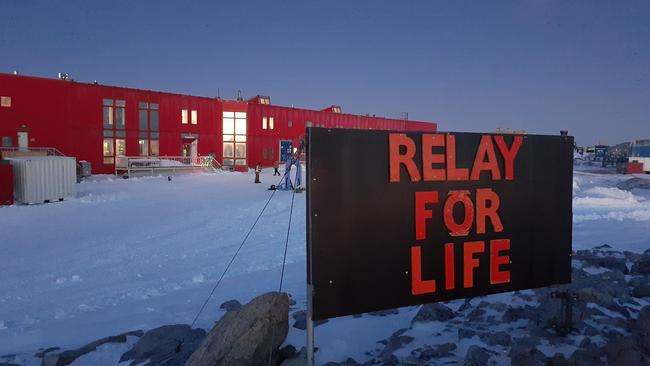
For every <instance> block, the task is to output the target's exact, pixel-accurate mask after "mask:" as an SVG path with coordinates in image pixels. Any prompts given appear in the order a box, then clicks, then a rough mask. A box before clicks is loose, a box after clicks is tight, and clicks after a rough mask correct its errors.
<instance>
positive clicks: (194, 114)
mask: <svg viewBox="0 0 650 366" xmlns="http://www.w3.org/2000/svg"><path fill="white" fill-rule="evenodd" d="M198 121H199V116H198V112H197V111H196V109H192V124H193V125H195V124H197V123H198Z"/></svg>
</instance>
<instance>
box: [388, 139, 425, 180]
mask: <svg viewBox="0 0 650 366" xmlns="http://www.w3.org/2000/svg"><path fill="white" fill-rule="evenodd" d="M388 145H389V155H390V172H389V175H390V181H391V182H399V181H400V165H404V167H405V168H406V171H407V172H408V174H409V178H410V179H411V181H412V182H418V181H420V172H419V171H418V168H417V166H416V165H415V163H414V162H413V156H415V142H413V140H411V139H410V138H409V137H408V136H406V134H403V133H389V134H388ZM402 146H404V148H405V149H406V151H405V152H404V155H402V154H400V149H401V147H402Z"/></svg>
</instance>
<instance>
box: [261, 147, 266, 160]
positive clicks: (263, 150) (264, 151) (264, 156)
mask: <svg viewBox="0 0 650 366" xmlns="http://www.w3.org/2000/svg"><path fill="white" fill-rule="evenodd" d="M262 159H264V160H266V148H265V147H263V148H262Z"/></svg>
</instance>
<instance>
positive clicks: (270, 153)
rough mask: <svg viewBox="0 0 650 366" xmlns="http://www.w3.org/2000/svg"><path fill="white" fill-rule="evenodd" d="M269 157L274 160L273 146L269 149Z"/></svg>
mask: <svg viewBox="0 0 650 366" xmlns="http://www.w3.org/2000/svg"><path fill="white" fill-rule="evenodd" d="M269 159H271V160H275V155H273V148H271V149H270V150H269Z"/></svg>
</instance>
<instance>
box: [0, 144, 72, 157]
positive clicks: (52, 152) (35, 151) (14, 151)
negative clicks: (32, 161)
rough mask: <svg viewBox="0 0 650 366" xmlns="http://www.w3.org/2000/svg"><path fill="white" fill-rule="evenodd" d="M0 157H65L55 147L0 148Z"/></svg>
mask: <svg viewBox="0 0 650 366" xmlns="http://www.w3.org/2000/svg"><path fill="white" fill-rule="evenodd" d="M0 153H1V154H0V155H2V156H3V157H6V158H8V157H12V156H30V155H36V156H65V155H64V154H63V153H62V152H61V151H59V149H57V148H54V147H13V146H12V147H0Z"/></svg>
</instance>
